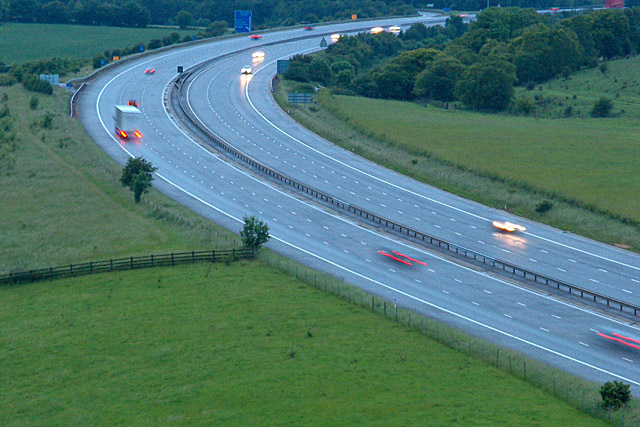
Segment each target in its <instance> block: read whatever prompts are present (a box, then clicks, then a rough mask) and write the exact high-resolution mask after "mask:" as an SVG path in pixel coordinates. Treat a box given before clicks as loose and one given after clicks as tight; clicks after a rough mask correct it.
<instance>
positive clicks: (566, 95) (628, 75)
mask: <svg viewBox="0 0 640 427" xmlns="http://www.w3.org/2000/svg"><path fill="white" fill-rule="evenodd" d="M606 67H607V71H606V72H605V73H602V72H601V71H600V69H599V68H592V69H586V70H581V71H579V72H577V73H575V74H573V75H572V76H571V77H570V78H569V79H567V80H565V79H562V78H560V79H555V80H551V81H549V82H547V83H543V84H541V85H538V86H536V87H535V88H534V89H533V90H531V91H529V90H527V89H526V88H522V87H521V88H518V90H517V94H516V98H521V97H526V98H529V99H530V100H532V101H534V102H535V103H536V110H535V111H534V113H533V115H535V116H538V117H546V118H562V117H564V110H565V109H566V108H567V107H571V108H572V110H573V113H572V116H573V117H582V118H587V117H590V112H591V110H592V108H593V104H594V103H595V102H596V101H597V100H598V99H600V97H603V96H604V97H606V98H609V99H611V100H612V101H613V103H614V109H613V115H614V116H616V117H623V118H627V119H633V120H632V122H631V123H632V126H637V124H636V123H635V122H636V120H637V119H640V73H638V69H639V67H640V56H636V57H633V58H629V59H621V60H617V61H609V62H606ZM536 97H537V98H538V99H537V100H536Z"/></svg>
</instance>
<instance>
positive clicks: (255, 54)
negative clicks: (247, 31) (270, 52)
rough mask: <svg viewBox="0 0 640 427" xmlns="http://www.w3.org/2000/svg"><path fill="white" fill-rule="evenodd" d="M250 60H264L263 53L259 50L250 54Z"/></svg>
mask: <svg viewBox="0 0 640 427" xmlns="http://www.w3.org/2000/svg"><path fill="white" fill-rule="evenodd" d="M251 58H253V59H254V60H258V59H264V52H263V51H261V50H259V51H257V52H253V53H252V54H251Z"/></svg>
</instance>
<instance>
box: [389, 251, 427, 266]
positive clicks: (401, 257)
mask: <svg viewBox="0 0 640 427" xmlns="http://www.w3.org/2000/svg"><path fill="white" fill-rule="evenodd" d="M390 252H391V253H389V252H386V251H384V250H378V253H379V254H380V255H384V256H386V257H388V258H391V259H392V260H394V261H398V262H399V263H401V264H405V265H413V264H412V262H415V263H417V264H420V265H427V264H426V263H424V262H422V261H418V260H417V259H415V258H411V257H410V256H408V255H405V254H402V253H400V252H397V251H393V250H392V251H390ZM392 254H393V255H392Z"/></svg>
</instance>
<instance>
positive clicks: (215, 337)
mask: <svg viewBox="0 0 640 427" xmlns="http://www.w3.org/2000/svg"><path fill="white" fill-rule="evenodd" d="M0 323H2V325H4V326H3V328H0V341H1V342H2V343H3V345H2V346H1V347H0V363H1V365H2V369H0V382H1V383H2V384H3V387H1V388H0V401H1V402H2V405H1V410H0V424H2V425H5V426H11V425H16V426H17V425H24V424H33V425H56V424H64V425H68V424H76V425H90V424H100V425H113V424H127V425H149V424H155V425H158V424H163V425H164V424H177V425H184V424H187V423H189V424H206V425H212V424H225V425H283V424H296V425H300V424H302V425H318V424H321V425H354V424H367V425H371V424H374V425H509V426H511V425H545V426H550V425H581V426H589V425H603V423H602V422H600V421H598V420H595V419H592V418H590V417H589V416H587V415H585V414H582V413H580V412H578V411H577V410H576V409H574V408H572V407H570V406H568V405H567V404H565V403H564V402H563V401H562V400H560V399H557V398H553V397H551V396H549V395H548V394H546V393H544V392H543V391H541V390H540V389H538V388H537V387H535V386H533V385H531V384H529V383H527V382H524V381H522V380H520V379H517V378H515V377H513V376H511V375H509V374H508V373H506V372H504V371H502V370H498V369H495V368H492V367H490V366H488V365H486V364H484V363H482V362H479V361H478V360H475V359H473V358H469V357H467V356H465V355H464V354H463V353H462V352H459V351H456V350H453V349H451V348H448V347H446V346H444V345H442V344H440V343H438V342H436V341H433V340H430V339H428V338H426V337H424V336H422V335H420V334H419V333H417V331H415V330H413V329H408V328H406V327H403V326H400V325H398V324H397V323H393V322H389V321H387V320H385V319H384V318H382V317H380V316H378V315H375V314H372V313H371V312H369V311H368V310H365V309H363V308H360V307H357V306H354V305H352V304H349V303H347V302H345V301H342V300H340V299H337V298H335V297H334V296H331V295H330V294H327V293H324V292H321V291H319V290H317V289H314V288H312V287H309V286H308V285H305V284H303V283H301V282H299V281H297V280H296V279H295V278H294V277H292V275H287V274H283V273H281V272H278V271H276V270H274V269H272V268H269V267H266V266H265V265H264V264H262V263H258V262H252V263H245V262H242V263H238V264H233V265H232V266H224V265H221V264H214V265H211V264H200V265H194V266H182V267H176V268H161V269H148V270H139V271H133V272H126V273H125V272H123V273H113V274H103V275H96V276H85V277H81V278H75V279H69V280H57V281H51V282H47V283H40V284H35V285H24V286H18V287H5V288H2V289H0ZM309 335H311V336H309Z"/></svg>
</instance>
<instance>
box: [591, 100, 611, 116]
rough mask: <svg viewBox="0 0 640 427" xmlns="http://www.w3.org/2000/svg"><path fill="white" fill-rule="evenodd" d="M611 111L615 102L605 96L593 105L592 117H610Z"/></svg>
mask: <svg viewBox="0 0 640 427" xmlns="http://www.w3.org/2000/svg"><path fill="white" fill-rule="evenodd" d="M611 110H613V101H612V100H610V99H609V98H605V97H604V96H603V97H602V98H600V99H599V100H597V101H596V103H595V104H593V109H592V110H591V117H609V116H610V115H611Z"/></svg>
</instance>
